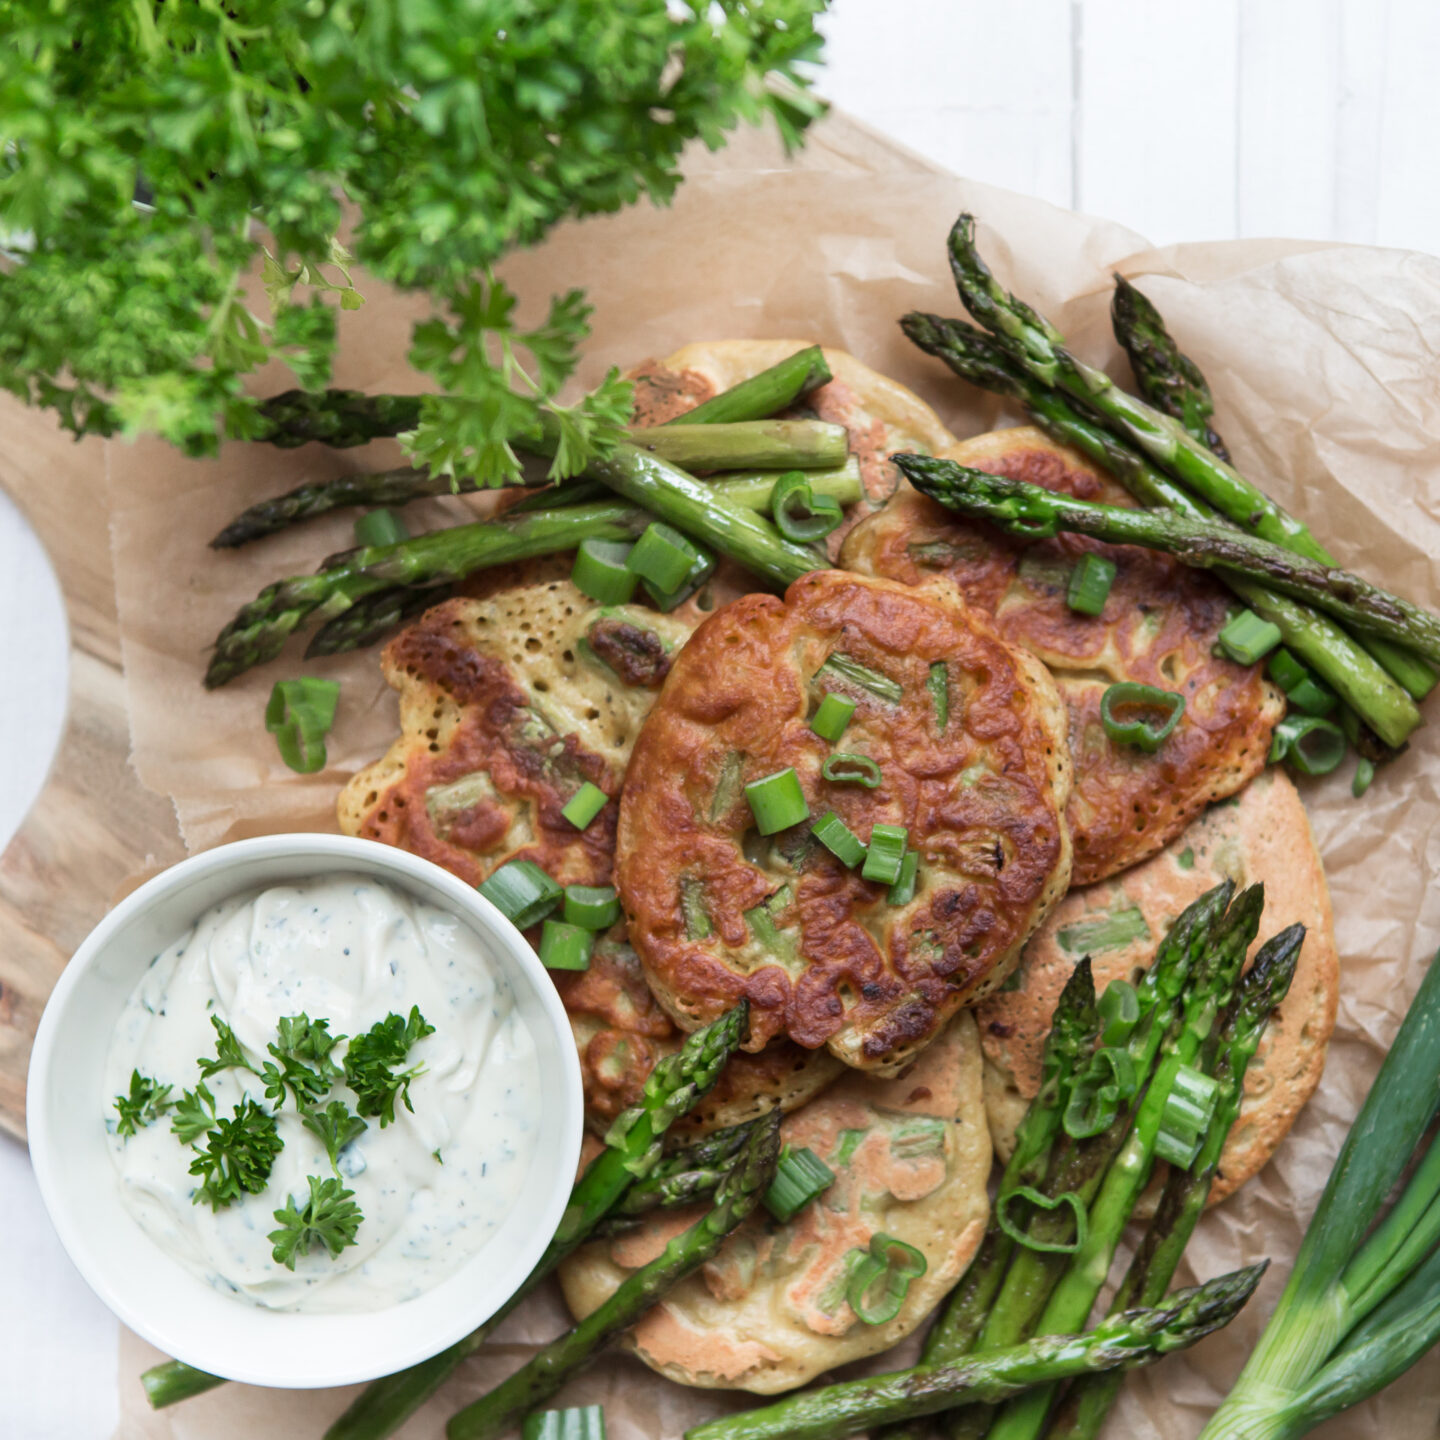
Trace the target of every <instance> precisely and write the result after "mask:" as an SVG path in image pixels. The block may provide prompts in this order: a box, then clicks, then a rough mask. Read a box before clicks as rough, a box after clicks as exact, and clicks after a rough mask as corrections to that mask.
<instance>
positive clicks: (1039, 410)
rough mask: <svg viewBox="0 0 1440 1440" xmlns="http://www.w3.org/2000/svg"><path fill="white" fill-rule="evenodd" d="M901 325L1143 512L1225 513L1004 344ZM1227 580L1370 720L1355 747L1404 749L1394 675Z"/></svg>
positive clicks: (1406, 723)
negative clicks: (1038, 376)
mask: <svg viewBox="0 0 1440 1440" xmlns="http://www.w3.org/2000/svg"><path fill="white" fill-rule="evenodd" d="M900 323H901V327H902V328H903V329H904V331H905V333H906V335H907V336H909V338H910V339H911V340H913V341H914V342H915V344H917V345H918V346H919V347H920V348H921V349H922V350H925V351H927V352H928V353H930V354H932V355H935V356H937V357H938V358H940V359H942V360H944V361H945V363H946V364H947V365H949V366H950V368H951V369H952V370H953V371H955V373H956V374H957V375H959V376H960V377H961V378H962V379H964V380H968V381H970V383H971V384H974V385H979V386H981V387H983V388H985V389H989V390H994V391H996V392H997V393H998V394H1002V395H1008V396H1010V397H1011V398H1013V399H1017V400H1019V401H1020V403H1021V404H1023V405H1024V406H1025V407H1026V409H1027V410H1028V411H1029V412H1030V416H1031V418H1032V419H1033V420H1034V421H1035V423H1036V424H1037V425H1039V426H1040V427H1041V429H1043V430H1044V431H1045V432H1046V433H1047V434H1048V435H1050V436H1051V437H1052V438H1054V439H1056V440H1059V441H1060V442H1061V443H1063V444H1067V445H1073V446H1074V447H1075V449H1077V450H1079V451H1080V452H1081V454H1083V455H1085V456H1086V457H1087V458H1089V459H1090V460H1092V461H1093V462H1094V463H1095V464H1097V465H1099V466H1100V467H1101V468H1103V469H1105V470H1108V471H1109V472H1110V473H1111V474H1112V475H1114V476H1115V478H1116V479H1117V480H1119V481H1120V483H1121V484H1122V485H1124V486H1125V488H1126V489H1127V490H1128V491H1129V492H1130V493H1131V494H1132V495H1133V496H1134V497H1135V498H1136V499H1137V500H1138V501H1139V502H1140V503H1141V504H1142V505H1146V506H1149V507H1151V508H1153V509H1163V510H1173V511H1174V512H1175V513H1177V514H1180V515H1186V516H1189V517H1191V518H1192V519H1199V520H1210V519H1214V518H1216V515H1217V512H1216V511H1215V510H1214V509H1213V508H1212V507H1211V506H1209V505H1207V504H1205V502H1204V501H1202V500H1197V499H1195V497H1194V496H1192V495H1191V494H1190V492H1189V491H1188V490H1185V489H1183V488H1182V487H1181V486H1179V485H1177V484H1176V483H1175V482H1174V481H1173V480H1172V479H1170V477H1169V476H1168V475H1165V474H1162V473H1161V472H1160V471H1159V470H1157V469H1156V468H1155V467H1154V465H1152V464H1151V463H1150V462H1149V461H1148V460H1146V459H1145V457H1144V456H1143V455H1141V454H1140V453H1139V452H1138V451H1136V450H1133V449H1131V448H1130V446H1128V445H1126V444H1125V443H1124V442H1123V441H1121V440H1119V439H1117V438H1116V437H1115V436H1114V435H1112V434H1110V432H1109V431H1108V430H1105V429H1104V428H1103V427H1102V426H1100V425H1099V424H1097V423H1096V422H1095V421H1094V420H1092V419H1090V418H1089V417H1088V416H1085V415H1082V414H1081V413H1080V411H1079V410H1078V409H1077V408H1076V406H1075V404H1074V403H1073V402H1071V401H1070V400H1069V399H1068V398H1067V397H1066V396H1064V395H1062V394H1061V393H1060V392H1059V391H1058V390H1055V389H1053V388H1051V387H1048V386H1045V385H1042V384H1041V383H1040V382H1039V381H1037V380H1035V379H1034V378H1033V377H1032V376H1031V375H1029V374H1028V373H1026V372H1025V371H1023V370H1021V369H1019V368H1018V367H1017V366H1015V365H1014V364H1013V363H1012V362H1011V360H1010V358H1009V356H1008V354H1007V353H1006V351H1005V350H1004V349H1003V348H1002V347H1001V346H1000V345H999V343H998V342H997V341H996V340H995V339H993V338H992V337H991V336H989V335H987V334H985V333H984V332H983V331H981V330H976V329H975V328H974V327H973V326H970V325H966V324H965V323H964V322H963V321H959V320H946V319H943V318H942V317H940V316H938V315H922V314H918V313H917V314H911V315H907V316H906V317H905V318H904V319H903V320H902V321H901V322H900ZM1220 578H1221V579H1222V580H1224V581H1225V583H1226V585H1228V586H1229V588H1230V589H1231V590H1233V591H1234V592H1235V594H1236V595H1237V596H1239V598H1240V599H1241V600H1242V601H1244V603H1245V604H1246V605H1248V606H1249V607H1250V608H1251V609H1252V610H1254V611H1255V613H1256V614H1257V615H1260V616H1261V617H1262V618H1264V619H1266V620H1269V621H1271V622H1272V623H1273V624H1275V625H1277V626H1278V627H1279V629H1280V634H1281V638H1282V639H1283V641H1284V643H1285V645H1286V646H1287V647H1288V648H1289V649H1290V650H1291V651H1292V652H1293V653H1294V654H1296V655H1297V656H1299V657H1300V658H1301V659H1302V660H1304V661H1305V663H1306V664H1307V665H1309V666H1310V668H1311V669H1312V670H1314V671H1316V672H1317V673H1318V674H1319V675H1320V676H1321V677H1322V678H1323V679H1324V680H1326V681H1327V682H1328V683H1329V685H1330V687H1331V688H1332V689H1333V690H1335V691H1336V692H1337V693H1339V694H1340V695H1341V696H1343V697H1344V699H1345V700H1346V701H1347V702H1348V704H1349V706H1350V708H1351V709H1353V710H1354V711H1355V713H1356V714H1357V715H1359V716H1361V717H1362V718H1363V719H1364V721H1365V725H1364V727H1363V729H1362V731H1361V732H1360V735H1359V737H1358V739H1357V740H1356V741H1355V742H1354V743H1356V745H1357V748H1361V749H1362V751H1363V750H1364V749H1366V748H1367V747H1366V746H1365V739H1366V736H1367V735H1369V734H1370V733H1371V732H1373V733H1374V734H1375V735H1379V736H1386V737H1389V736H1393V735H1397V734H1398V735H1401V736H1402V739H1401V740H1399V741H1394V740H1390V739H1388V738H1387V739H1386V740H1385V741H1383V742H1382V743H1384V744H1385V745H1387V746H1391V745H1394V746H1398V745H1400V744H1403V743H1404V741H1403V736H1404V735H1407V734H1409V732H1410V730H1412V729H1414V722H1415V720H1416V719H1418V713H1419V712H1418V711H1416V710H1415V707H1414V705H1413V704H1412V703H1411V701H1410V698H1409V696H1408V695H1406V694H1405V693H1404V692H1403V691H1402V690H1401V689H1400V687H1399V686H1398V685H1396V684H1395V682H1394V681H1393V680H1392V679H1391V678H1390V676H1389V674H1388V672H1387V671H1385V670H1384V669H1383V668H1382V667H1381V665H1380V664H1379V663H1378V662H1377V661H1376V660H1374V659H1373V658H1372V657H1371V656H1370V655H1369V654H1368V653H1367V652H1366V651H1364V650H1363V649H1361V647H1360V646H1359V645H1358V644H1357V643H1356V642H1355V641H1354V640H1352V639H1351V638H1350V636H1349V635H1347V634H1346V633H1345V632H1344V631H1343V630H1342V629H1341V628H1340V627H1339V626H1338V625H1337V624H1335V622H1334V621H1333V620H1331V619H1329V618H1328V617H1327V616H1324V615H1321V614H1318V613H1317V612H1315V611H1314V610H1311V609H1309V608H1307V607H1306V606H1304V605H1301V604H1299V603H1298V602H1296V601H1294V600H1292V599H1290V598H1289V596H1286V595H1280V594H1277V593H1276V592H1275V591H1273V590H1270V589H1267V588H1266V587H1264V586H1261V585H1257V584H1255V583H1254V582H1253V581H1249V580H1244V579H1241V578H1240V577H1239V576H1236V575H1229V574H1226V573H1224V572H1221V573H1220ZM1407 727H1408V728H1407ZM1389 753H1392V752H1390V751H1389V750H1385V751H1381V750H1376V751H1375V753H1372V754H1371V759H1374V760H1380V759H1384V758H1387V756H1388V754H1389Z"/></svg>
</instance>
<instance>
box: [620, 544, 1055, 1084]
mask: <svg viewBox="0 0 1440 1440" xmlns="http://www.w3.org/2000/svg"><path fill="white" fill-rule="evenodd" d="M857 667H858V670H857ZM857 673H858V674H859V675H860V676H861V677H862V678H861V679H857V678H856V675H857ZM867 675H868V677H869V678H868V679H865V678H863V677H865V676H867ZM867 687H868V688H867ZM887 690H888V691H890V692H892V693H889V694H886V693H884V692H886V691H887ZM829 691H833V692H835V693H837V694H841V695H844V696H845V697H847V698H849V699H850V700H852V701H854V702H855V705H856V709H855V712H854V715H853V717H852V718H851V720H850V723H849V726H848V728H847V729H846V730H845V732H844V735H843V736H842V738H841V741H840V742H839V744H838V745H836V746H835V747H833V749H832V746H831V745H830V744H828V743H827V742H826V741H824V740H822V739H821V738H820V737H819V736H818V735H816V734H815V732H814V731H813V730H812V729H811V728H810V723H809V722H810V719H811V717H812V716H813V715H814V712H815V710H816V708H817V707H818V705H819V704H820V702H821V700H822V698H823V697H824V695H825V693H826V692H829ZM937 695H943V703H942V701H941V700H939V699H937ZM834 751H840V752H846V753H851V754H858V755H862V756H865V757H868V759H869V760H870V761H873V762H874V763H875V764H876V765H878V767H879V778H878V780H877V781H876V783H875V786H874V788H863V787H860V786H857V785H853V784H844V783H839V782H838V781H834V780H830V779H826V778H825V777H824V775H823V774H822V765H823V764H824V763H825V762H826V761H828V759H829V757H830V756H831V754H832V753H833V752H834ZM787 767H793V768H794V769H795V771H796V772H797V774H798V776H799V779H800V784H801V786H802V787H803V789H804V792H805V796H806V799H807V801H808V804H809V809H810V816H811V818H812V819H814V820H818V819H819V818H820V817H821V816H822V815H824V814H825V813H826V812H827V811H831V810H833V811H835V812H836V814H838V816H839V817H840V819H841V820H842V821H844V823H845V824H846V825H847V826H849V828H850V829H851V830H852V831H853V832H854V833H855V834H856V835H857V836H858V837H859V838H860V839H861V840H868V839H869V838H870V835H871V829H872V827H873V826H874V825H875V824H877V823H882V822H883V823H885V824H888V825H898V826H903V827H905V829H906V830H907V831H908V835H909V845H910V848H912V849H914V850H915V851H916V852H917V854H918V855H919V872H918V880H917V884H916V887H915V893H914V897H913V899H912V900H910V901H909V902H908V903H905V904H899V905H891V904H889V903H887V892H888V886H886V885H882V884H876V883H873V882H871V881H867V880H865V879H863V878H862V876H861V874H860V871H859V870H858V869H856V870H851V869H847V868H846V867H845V866H844V865H843V864H842V863H841V862H840V861H839V860H838V859H836V858H835V856H834V855H832V854H831V853H830V852H829V851H828V850H826V849H825V848H824V847H823V846H822V845H820V844H819V843H818V842H817V841H816V840H815V839H814V838H813V836H812V834H811V831H810V826H809V825H808V824H798V825H795V826H793V827H791V828H790V829H789V830H785V831H782V832H781V833H779V834H777V835H773V836H770V837H768V838H765V837H761V836H760V835H759V833H758V832H757V831H756V829H755V826H754V821H753V817H752V814H751V810H750V805H749V802H748V801H747V800H746V798H745V794H744V787H745V785H747V784H748V783H750V782H752V781H755V780H758V779H760V778H762V777H764V776H768V775H771V774H774V773H776V772H778V771H781V770H784V769H786V768H787ZM1068 793H1069V763H1068V755H1067V753H1066V746H1065V738H1064V711H1063V709H1062V708H1061V706H1060V704H1059V701H1058V699H1057V697H1056V695H1055V690H1054V687H1053V685H1052V683H1051V681H1050V677H1049V675H1048V674H1047V673H1046V672H1045V669H1044V667H1043V666H1042V665H1040V664H1039V663H1038V662H1037V661H1035V660H1034V659H1033V657H1031V656H1030V655H1028V654H1027V653H1026V652H1025V651H1023V650H1019V649H1016V648H1014V647H1011V646H1009V645H1007V644H1005V642H1004V641H1002V640H1001V639H999V637H998V636H996V635H995V633H994V632H993V630H991V629H990V627H989V625H988V624H986V623H985V622H984V621H983V620H982V619H980V618H979V616H978V615H977V613H976V612H974V611H972V610H970V609H969V608H968V607H967V606H966V605H965V604H964V602H963V601H962V600H961V599H960V596H959V593H958V592H957V591H956V590H955V588H954V587H953V586H951V585H949V584H947V583H945V582H943V581H940V582H937V583H935V584H934V585H930V586H924V587H914V586H907V585H896V584H891V583H889V582H886V581H880V580H869V579H864V578H862V577H860V576H856V575H849V574H846V573H845V572H843V571H838V570H817V571H814V572H812V573H811V574H809V575H806V576H804V577H803V578H801V579H800V580H797V581H796V582H795V583H794V584H793V585H792V586H791V587H790V589H789V590H788V592H787V593H786V596H785V599H784V600H783V601H782V600H780V599H778V598H776V597H775V596H771V595H749V596H746V597H745V598H744V599H741V600H737V601H735V602H734V603H733V604H731V605H727V606H725V607H724V608H723V609H720V610H717V611H716V612H715V614H714V615H712V616H711V617H710V618H709V619H708V620H707V621H705V623H704V624H703V625H701V626H700V628H699V629H698V630H697V631H696V632H695V634H694V635H693V636H692V638H691V639H690V641H689V643H688V644H687V645H686V646H685V648H684V650H682V651H681V652H680V654H679V655H678V656H677V657H676V659H675V662H674V664H673V666H672V667H671V671H670V675H669V678H668V679H667V681H666V683H665V689H664V690H663V692H662V693H661V695H660V697H659V699H658V700H657V701H656V703H655V705H654V707H653V708H652V710H651V711H650V714H649V717H648V718H647V719H646V721H645V724H644V726H643V728H642V729H641V732H640V737H639V739H638V740H637V741H636V744H635V752H634V756H633V758H632V759H631V763H630V771H629V775H628V778H627V781H626V785H625V792H624V796H623V798H622V802H621V812H620V828H619V836H618V850H617V856H616V870H615V874H616V884H617V885H618V886H619V889H620V894H621V898H622V900H623V902H624V905H625V910H626V913H627V915H628V916H629V917H630V939H631V943H632V944H633V945H634V946H635V949H636V952H637V953H638V954H639V956H640V960H641V963H642V964H643V965H644V967H645V973H646V978H647V979H648V980H649V982H650V987H651V989H652V990H653V991H654V992H655V995H656V997H657V999H659V1001H660V1003H661V1004H662V1005H663V1006H664V1007H665V1009H666V1010H667V1011H668V1012H669V1013H670V1015H671V1017H672V1018H673V1019H674V1020H675V1021H676V1023H677V1024H679V1025H681V1026H683V1027H685V1028H686V1029H695V1028H697V1027H699V1026H700V1025H703V1024H706V1023H708V1022H709V1021H711V1020H713V1019H714V1018H715V1017H716V1016H718V1015H719V1014H720V1013H721V1012H722V1011H723V1010H725V1009H727V1008H728V1007H729V1006H731V1005H733V1004H735V1003H736V1002H737V1001H738V1000H739V999H740V998H741V997H742V996H743V997H746V998H748V1000H749V1002H750V1039H749V1041H748V1042H747V1044H748V1046H749V1048H753V1049H758V1048H760V1046H762V1045H764V1044H767V1043H769V1042H770V1041H771V1040H773V1039H776V1038H777V1037H780V1036H784V1035H788V1036H789V1037H790V1038H791V1039H792V1040H795V1041H797V1042H799V1043H800V1044H801V1045H804V1046H806V1047H808V1048H815V1047H819V1046H822V1045H824V1046H828V1047H829V1049H830V1050H831V1051H832V1052H833V1053H834V1054H835V1055H836V1056H838V1057H839V1058H840V1059H841V1060H843V1061H844V1062H845V1063H846V1064H847V1065H853V1066H857V1067H859V1068H861V1069H871V1070H885V1071H888V1072H890V1073H893V1071H894V1069H896V1068H898V1067H899V1066H900V1065H901V1064H903V1063H904V1062H905V1061H906V1060H908V1059H909V1058H910V1057H911V1056H913V1055H914V1054H915V1053H916V1052H917V1051H918V1050H920V1049H921V1048H923V1047H924V1046H925V1045H926V1044H928V1043H929V1041H930V1040H932V1039H933V1038H934V1037H935V1036H936V1035H937V1034H938V1033H939V1032H940V1030H941V1029H942V1028H943V1027H944V1024H945V1022H946V1021H947V1020H948V1019H949V1018H950V1016H951V1015H953V1014H954V1012H955V1011H956V1010H957V1009H959V1008H960V1007H961V1006H962V1005H966V1004H970V1003H973V1002H974V1000H976V999H977V998H979V996H980V995H982V994H984V993H985V991H986V990H987V989H988V988H990V987H992V986H993V985H996V984H999V982H1000V981H1001V980H1003V979H1004V978H1005V976H1006V974H1008V973H1009V970H1010V968H1011V966H1012V965H1013V963H1014V961H1015V959H1016V957H1017V956H1018V955H1019V952H1020V947H1021V945H1023V944H1024V942H1025V940H1026V938H1027V937H1028V936H1029V935H1030V933H1031V931H1032V930H1033V929H1034V928H1035V927H1036V925H1038V924H1039V922H1040V921H1041V920H1042V919H1043V917H1044V916H1045V914H1046V913H1047V912H1048V911H1049V909H1050V907H1051V906H1052V905H1053V904H1054V903H1055V901H1056V900H1057V899H1058V898H1059V897H1060V895H1062V894H1063V893H1064V890H1065V887H1066V885H1067V883H1068V881H1069V870H1070V855H1069V842H1068V839H1067V837H1066V833H1065V824H1064V818H1063V811H1064V807H1065V801H1066V799H1067V797H1068Z"/></svg>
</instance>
